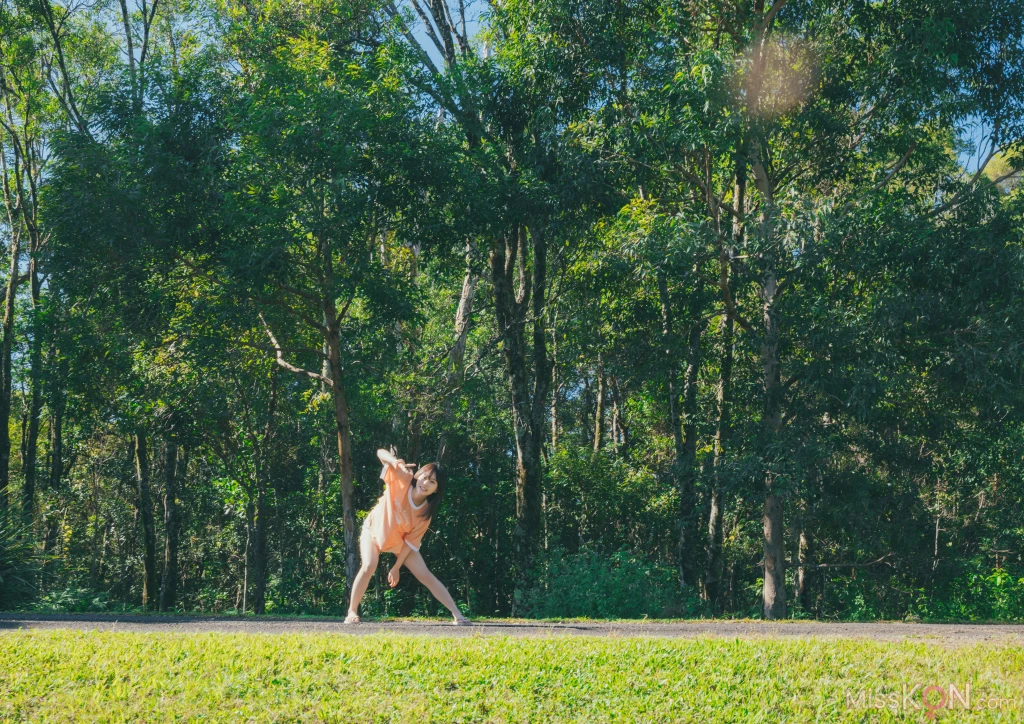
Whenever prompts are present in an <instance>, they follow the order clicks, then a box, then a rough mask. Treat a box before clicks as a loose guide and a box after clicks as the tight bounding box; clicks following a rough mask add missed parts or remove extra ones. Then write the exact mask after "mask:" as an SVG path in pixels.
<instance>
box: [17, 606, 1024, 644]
mask: <svg viewBox="0 0 1024 724" xmlns="http://www.w3.org/2000/svg"><path fill="white" fill-rule="evenodd" d="M25 629H77V630H82V631H92V630H96V631H129V632H142V633H144V632H151V633H206V632H222V633H250V634H295V633H304V634H345V635H353V636H360V635H367V634H376V633H391V634H406V635H426V636H450V637H459V636H610V637H656V638H696V637H703V636H707V637H716V638H776V639H807V638H826V639H870V640H875V641H921V642H934V643H941V644H955V645H961V644H978V643H996V644H1008V645H1014V646H1022V645H1024V625H1021V624H969V623H958V624H928V623H902V622H894V623H825V622H806V621H786V622H765V621H706V620H698V621H686V622H672V623H660V622H640V621H611V622H603V621H587V622H564V623H562V622H541V621H538V622H532V621H531V622H511V621H493V620H482V621H477V622H474V624H473V625H472V626H459V627H457V626H453V625H451V623H449V622H448V621H440V620H438V621H424V620H416V621H388V622H372V621H369V622H365V623H361V624H358V625H349V626H346V625H345V624H344V623H343V622H342V620H341V619H340V618H262V619H253V618H241V617H237V618H236V617H227V616H147V615H144V614H23V613H0V632H5V631H18V630H25Z"/></svg>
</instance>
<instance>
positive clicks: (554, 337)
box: [551, 312, 559, 452]
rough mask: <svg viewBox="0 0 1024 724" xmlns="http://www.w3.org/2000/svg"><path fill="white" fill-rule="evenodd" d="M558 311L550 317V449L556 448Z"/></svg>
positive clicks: (554, 449)
mask: <svg viewBox="0 0 1024 724" xmlns="http://www.w3.org/2000/svg"><path fill="white" fill-rule="evenodd" d="M558 390H559V384H558V313H557V312H556V313H555V314H554V315H553V317H552V319H551V451H552V452H554V451H556V450H558Z"/></svg>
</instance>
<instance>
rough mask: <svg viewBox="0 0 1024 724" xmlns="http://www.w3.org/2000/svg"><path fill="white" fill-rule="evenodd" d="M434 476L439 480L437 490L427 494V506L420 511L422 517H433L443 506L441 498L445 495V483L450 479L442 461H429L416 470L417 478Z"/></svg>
mask: <svg viewBox="0 0 1024 724" xmlns="http://www.w3.org/2000/svg"><path fill="white" fill-rule="evenodd" d="M431 475H432V476H433V477H434V480H436V481H437V490H435V491H434V492H433V493H431V494H430V495H428V496H427V507H426V509H424V510H422V511H420V517H422V518H427V519H431V518H433V517H434V514H435V513H437V509H438V508H440V507H441V498H443V497H444V484H445V482H447V480H448V471H447V470H445V469H444V468H443V467H441V463H427V464H426V465H424V466H423V467H422V468H420V469H419V470H417V471H416V477H417V478H427V477H430V476H431Z"/></svg>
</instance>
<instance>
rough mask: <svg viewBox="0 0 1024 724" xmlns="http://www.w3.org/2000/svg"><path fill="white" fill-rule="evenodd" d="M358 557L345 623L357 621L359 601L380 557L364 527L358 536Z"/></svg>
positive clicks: (375, 545)
mask: <svg viewBox="0 0 1024 724" xmlns="http://www.w3.org/2000/svg"><path fill="white" fill-rule="evenodd" d="M359 557H360V561H361V563H360V566H359V573H357V574H356V580H354V581H353V582H352V599H351V601H349V604H348V616H346V617H345V622H346V623H357V622H358V621H359V603H360V602H361V601H362V600H363V594H365V593H366V587H367V586H368V585H370V579H371V578H373V574H374V571H376V570H377V561H378V559H379V558H380V550H379V549H378V548H377V544H376V543H374V542H373V538H371V537H370V535H369V531H368V530H365V529H364V530H363V533H362V535H360V536H359Z"/></svg>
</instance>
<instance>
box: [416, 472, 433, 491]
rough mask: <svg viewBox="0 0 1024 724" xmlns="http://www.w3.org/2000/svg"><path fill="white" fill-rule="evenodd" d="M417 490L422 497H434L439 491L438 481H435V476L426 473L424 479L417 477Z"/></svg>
mask: <svg viewBox="0 0 1024 724" xmlns="http://www.w3.org/2000/svg"><path fill="white" fill-rule="evenodd" d="M416 490H417V491H419V493H420V494H421V495H433V493H434V491H435V490H437V480H435V479H434V474H433V473H426V474H425V475H424V476H423V477H422V478H421V477H419V476H418V475H417V476H416Z"/></svg>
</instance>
